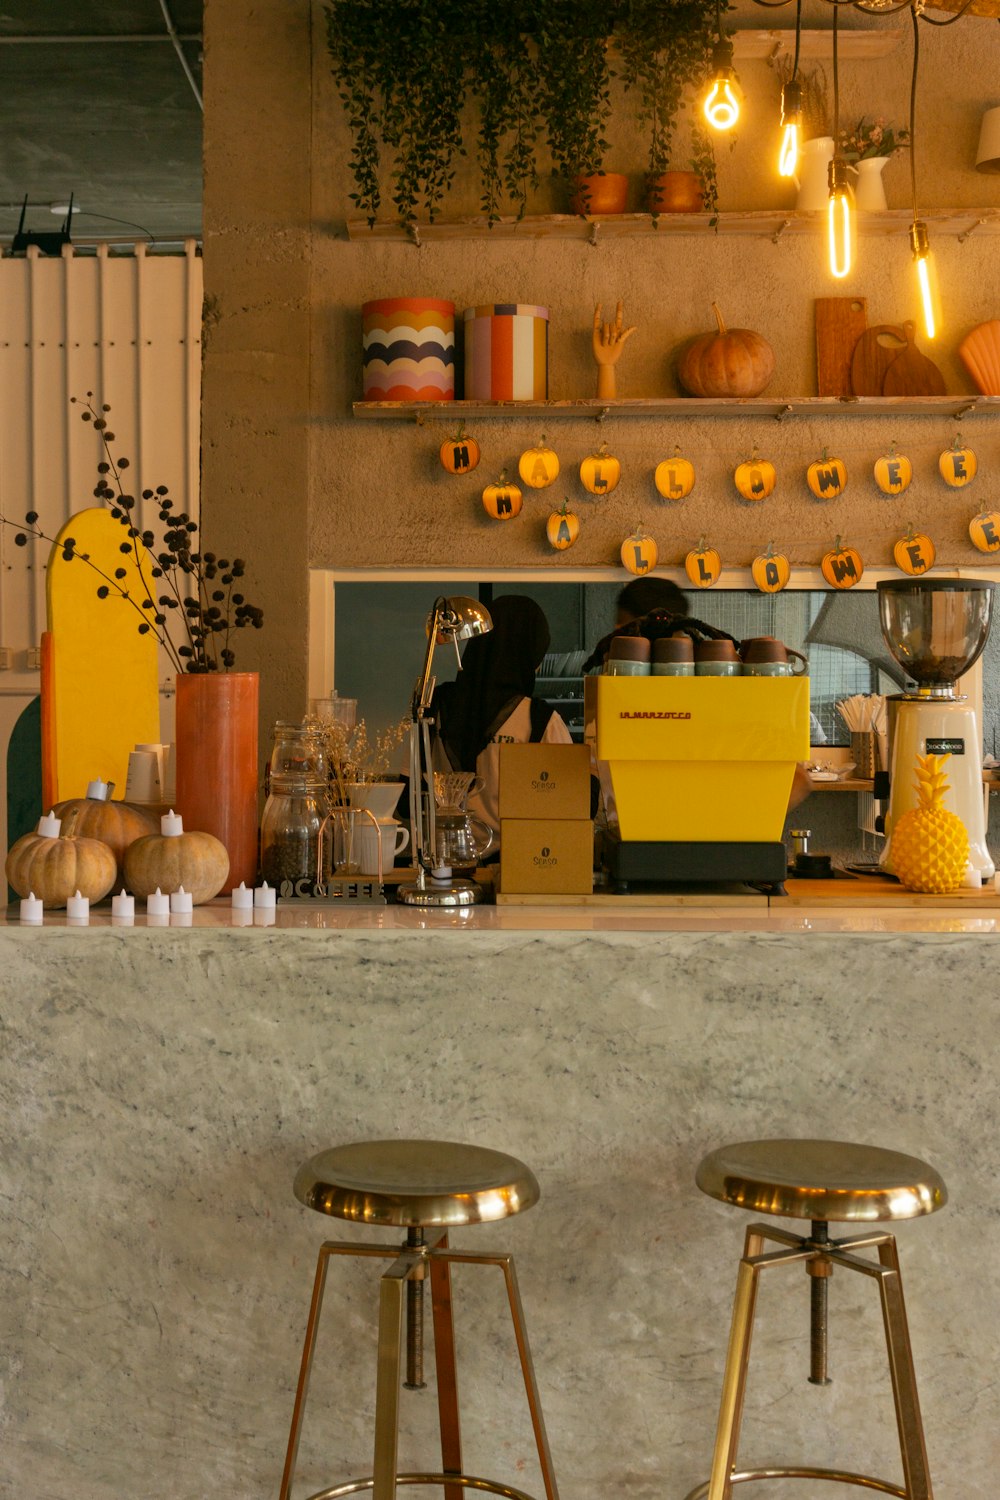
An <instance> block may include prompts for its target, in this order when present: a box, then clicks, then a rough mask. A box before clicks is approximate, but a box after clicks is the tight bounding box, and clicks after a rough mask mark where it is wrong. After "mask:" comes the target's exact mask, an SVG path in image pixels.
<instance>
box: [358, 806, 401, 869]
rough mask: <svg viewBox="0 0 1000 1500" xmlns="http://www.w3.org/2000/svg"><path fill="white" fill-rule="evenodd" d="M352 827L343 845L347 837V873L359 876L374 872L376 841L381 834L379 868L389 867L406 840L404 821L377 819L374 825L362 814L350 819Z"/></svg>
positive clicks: (376, 850)
mask: <svg viewBox="0 0 1000 1500" xmlns="http://www.w3.org/2000/svg"><path fill="white" fill-rule="evenodd" d="M352 824H353V826H352V828H351V830H350V833H349V835H348V836H347V837H345V840H344V842H345V844H346V843H347V841H348V838H349V839H350V850H349V859H348V860H347V873H349V874H354V873H357V874H359V875H377V874H378V840H379V834H381V836H382V870H383V872H384V871H386V870H391V869H392V867H393V864H394V862H395V859H396V855H397V854H402V853H403V852H404V851H405V849H406V848H407V846H408V845H409V842H410V830H409V829H408V828H407V826H406V824H405V823H397V822H396V820H395V818H381V819H379V823H378V827H376V826H375V824H374V823H372V822H371V820H370V819H369V818H367V817H365V816H362V817H360V818H353V819H352Z"/></svg>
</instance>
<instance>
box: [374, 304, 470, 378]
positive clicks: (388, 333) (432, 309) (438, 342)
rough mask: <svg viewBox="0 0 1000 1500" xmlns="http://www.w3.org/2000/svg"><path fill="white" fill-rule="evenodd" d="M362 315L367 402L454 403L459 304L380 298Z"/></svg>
mask: <svg viewBox="0 0 1000 1500" xmlns="http://www.w3.org/2000/svg"><path fill="white" fill-rule="evenodd" d="M361 317H362V329H363V348H364V392H365V400H366V401H454V399H455V304H454V302H444V301H442V300H441V298H439V297H380V298H379V300H378V301H377V302H365V303H364V304H363V305H362V308H361Z"/></svg>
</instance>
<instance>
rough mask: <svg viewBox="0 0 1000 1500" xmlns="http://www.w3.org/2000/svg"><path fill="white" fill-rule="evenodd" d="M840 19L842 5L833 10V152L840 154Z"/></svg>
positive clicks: (836, 154)
mask: <svg viewBox="0 0 1000 1500" xmlns="http://www.w3.org/2000/svg"><path fill="white" fill-rule="evenodd" d="M839 20H840V6H839V5H836V6H834V10H833V154H834V156H839V155H840V78H839V71H838V61H839V59H838V57H837V52H838V48H837V22H838V21H839Z"/></svg>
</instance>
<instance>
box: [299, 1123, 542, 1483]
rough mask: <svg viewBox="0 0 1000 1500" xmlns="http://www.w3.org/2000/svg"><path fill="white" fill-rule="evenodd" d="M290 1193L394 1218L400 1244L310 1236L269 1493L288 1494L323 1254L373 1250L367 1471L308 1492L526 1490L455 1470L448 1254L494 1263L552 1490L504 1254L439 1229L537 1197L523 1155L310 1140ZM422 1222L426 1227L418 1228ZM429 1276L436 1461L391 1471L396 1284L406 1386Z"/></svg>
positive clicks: (419, 1374) (367, 1215)
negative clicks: (309, 1153) (292, 1379)
mask: <svg viewBox="0 0 1000 1500" xmlns="http://www.w3.org/2000/svg"><path fill="white" fill-rule="evenodd" d="M295 1196H296V1197H297V1198H298V1199H299V1201H300V1202H301V1203H304V1204H305V1205H306V1207H307V1208H314V1209H316V1211H317V1212H318V1213H323V1214H332V1215H333V1216H334V1217H336V1218H340V1219H353V1220H354V1221H355V1222H358V1223H363V1224H392V1225H396V1226H399V1227H401V1228H405V1230H406V1239H405V1241H404V1243H403V1244H402V1245H401V1246H398V1245H394V1244H389V1243H384V1242H382V1243H377V1244H372V1243H367V1244H364V1243H359V1242H357V1241H352V1240H328V1241H327V1242H326V1244H324V1245H321V1246H320V1251H319V1259H318V1261H317V1264H316V1278H315V1281H314V1283H313V1294H312V1303H311V1305H310V1308H309V1320H308V1322H307V1324H306V1336H305V1343H304V1345H303V1349H302V1364H301V1367H300V1370H299V1381H298V1386H297V1388H296V1392H295V1406H294V1409H293V1412H292V1426H291V1431H290V1433H289V1435H288V1452H287V1455H286V1458H285V1469H284V1474H283V1475H282V1480H281V1491H280V1500H291V1494H292V1485H293V1482H294V1479H295V1466H296V1460H297V1457H298V1448H299V1436H300V1433H301V1431H302V1417H303V1413H304V1410H305V1404H306V1394H307V1391H308V1387H309V1374H310V1370H311V1368H312V1360H313V1352H314V1350H315V1347H316V1333H317V1327H318V1323H319V1316H320V1311H321V1309H322V1306H323V1292H324V1288H325V1285H326V1273H327V1268H328V1267H329V1264H330V1257H331V1256H332V1255H359V1256H374V1257H382V1258H383V1259H388V1260H391V1261H392V1265H391V1266H389V1267H388V1269H387V1270H386V1271H384V1272H383V1274H382V1277H381V1281H380V1292H379V1320H378V1366H377V1375H376V1383H375V1444H374V1454H375V1456H374V1464H373V1473H372V1474H371V1475H370V1476H369V1477H368V1478H366V1479H358V1480H349V1481H347V1482H346V1483H342V1484H335V1485H333V1486H332V1487H331V1488H329V1489H325V1490H320V1491H317V1492H316V1493H315V1494H314V1495H312V1496H311V1497H310V1500H335V1497H339V1496H341V1495H352V1494H355V1493H356V1492H357V1491H359V1490H366V1489H370V1490H371V1491H372V1495H373V1500H394V1497H395V1494H396V1486H397V1485H401V1484H425V1485H426V1484H439V1485H442V1486H443V1487H444V1491H445V1500H461V1496H462V1493H463V1490H464V1489H474V1490H486V1491H489V1492H490V1493H492V1494H495V1495H504V1496H506V1497H508V1500H532V1497H531V1496H530V1495H527V1494H525V1492H524V1491H523V1490H520V1489H515V1488H514V1486H513V1485H509V1484H504V1483H501V1482H499V1481H496V1480H489V1479H481V1478H477V1477H475V1476H473V1475H468V1474H465V1473H463V1471H462V1443H461V1432H460V1426H459V1408H458V1381H457V1376H456V1367H455V1329H454V1321H453V1316H452V1301H451V1267H452V1265H453V1264H456V1263H458V1264H462V1265H479V1266H499V1267H500V1269H501V1270H502V1271H503V1275H504V1282H505V1285H506V1288H507V1300H508V1302H509V1304H510V1314H511V1318H512V1320H513V1324H514V1337H515V1340H516V1343H517V1351H518V1357H519V1359H520V1363H521V1375H522V1378H523V1380H524V1388H525V1392H526V1394H527V1398H528V1410H529V1412H530V1414H531V1425H532V1428H533V1430H534V1435H535V1445H536V1447H537V1450H538V1461H539V1464H540V1465H541V1470H542V1479H543V1481H544V1484H545V1495H546V1500H558V1491H557V1489H556V1480H555V1474H554V1472H553V1469H552V1457H551V1454H550V1452H549V1442H548V1437H547V1436H546V1432H545V1423H544V1421H543V1419H542V1408H541V1402H540V1401H539V1397H538V1387H537V1385H536V1382H535V1371H534V1366H533V1365H532V1361H531V1350H530V1349H529V1347H528V1335H527V1330H526V1328H525V1323H524V1311H523V1309H522V1306H521V1294H520V1292H519V1291H518V1286H517V1276H516V1274H515V1271H514V1259H513V1256H511V1255H496V1254H490V1253H488V1252H485V1251H467V1250H452V1249H450V1248H449V1245H448V1233H449V1230H451V1229H453V1228H454V1227H455V1226H457V1225H462V1224H481V1223H486V1222H489V1221H492V1220H494V1219H504V1218H507V1217H508V1216H509V1215H510V1214H516V1213H520V1212H521V1210H522V1209H525V1208H530V1207H531V1206H532V1204H534V1203H537V1202H538V1198H539V1188H538V1183H537V1182H536V1181H535V1178H534V1176H533V1175H532V1173H531V1172H530V1171H529V1170H528V1168H527V1167H526V1166H525V1165H524V1163H523V1162H520V1161H518V1160H517V1159H516V1157H513V1156H506V1155H504V1154H503V1152H500V1151H490V1150H487V1149H486V1148H484V1147H481V1146H466V1145H462V1144H460V1143H458V1142H455V1141H358V1142H356V1143H354V1144H352V1145H347V1146H335V1147H333V1148H332V1149H331V1150H329V1151H321V1152H320V1153H319V1155H318V1156H314V1157H312V1159H311V1160H310V1161H307V1162H306V1163H305V1164H304V1165H303V1166H301V1167H300V1168H299V1170H298V1172H297V1173H296V1176H295ZM426 1230H432V1231H433V1232H432V1233H431V1234H430V1235H427V1234H425V1231H426ZM428 1279H429V1280H430V1284H431V1309H432V1316H433V1323H434V1362H435V1367H436V1373H437V1401H438V1420H439V1426H440V1431H441V1471H440V1472H435V1473H405V1474H400V1473H397V1462H398V1459H397V1447H398V1437H399V1396H400V1379H401V1376H402V1374H403V1364H404V1358H403V1349H404V1295H403V1294H404V1288H405V1292H406V1296H405V1304H406V1315H405V1351H406V1354H405V1373H406V1382H405V1383H406V1386H407V1388H408V1389H419V1388H420V1387H421V1386H423V1384H424V1379H423V1331H424V1320H423V1312H424V1302H423V1292H424V1283H425V1281H427V1280H428Z"/></svg>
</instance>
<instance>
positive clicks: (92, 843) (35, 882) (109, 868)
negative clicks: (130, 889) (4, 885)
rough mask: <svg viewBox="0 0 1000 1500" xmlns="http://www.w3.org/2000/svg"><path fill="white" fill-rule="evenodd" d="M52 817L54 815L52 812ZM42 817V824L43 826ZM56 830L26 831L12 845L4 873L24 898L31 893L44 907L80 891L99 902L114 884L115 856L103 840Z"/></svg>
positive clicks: (63, 903)
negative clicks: (52, 831)
mask: <svg viewBox="0 0 1000 1500" xmlns="http://www.w3.org/2000/svg"><path fill="white" fill-rule="evenodd" d="M50 816H51V815H50ZM46 821H47V820H46V819H44V818H43V819H42V822H41V823H40V824H39V827H40V828H41V827H43V826H44V825H45V823H46ZM55 828H56V830H57V831H56V833H54V834H53V833H47V832H42V833H39V832H35V833H26V834H24V835H23V837H21V838H19V839H18V840H17V841H16V843H14V844H12V845H11V847H10V850H9V851H8V854H7V860H6V863H5V866H4V872H5V874H6V876H7V880H8V881H9V883H10V884H11V885H12V886H13V888H14V890H15V891H16V892H17V894H18V895H19V896H21V897H24V896H30V895H31V894H32V892H34V894H35V895H36V896H38V897H40V899H41V902H42V905H43V906H44V907H45V908H51V907H54V906H65V905H66V902H67V901H68V900H69V898H70V896H72V895H75V894H76V892H77V891H79V893H80V895H81V896H86V897H87V899H88V900H89V901H100V899H101V897H102V896H106V895H107V894H108V892H109V891H110V889H111V887H112V886H113V885H114V883H115V875H116V873H117V867H116V865H115V857H114V855H113V854H112V852H111V850H110V849H109V848H108V846H107V844H102V843H101V841H100V839H84V838H74V837H73V836H72V835H68V836H67V837H65V838H62V837H60V836H59V832H58V829H59V824H58V823H56V824H55Z"/></svg>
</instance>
